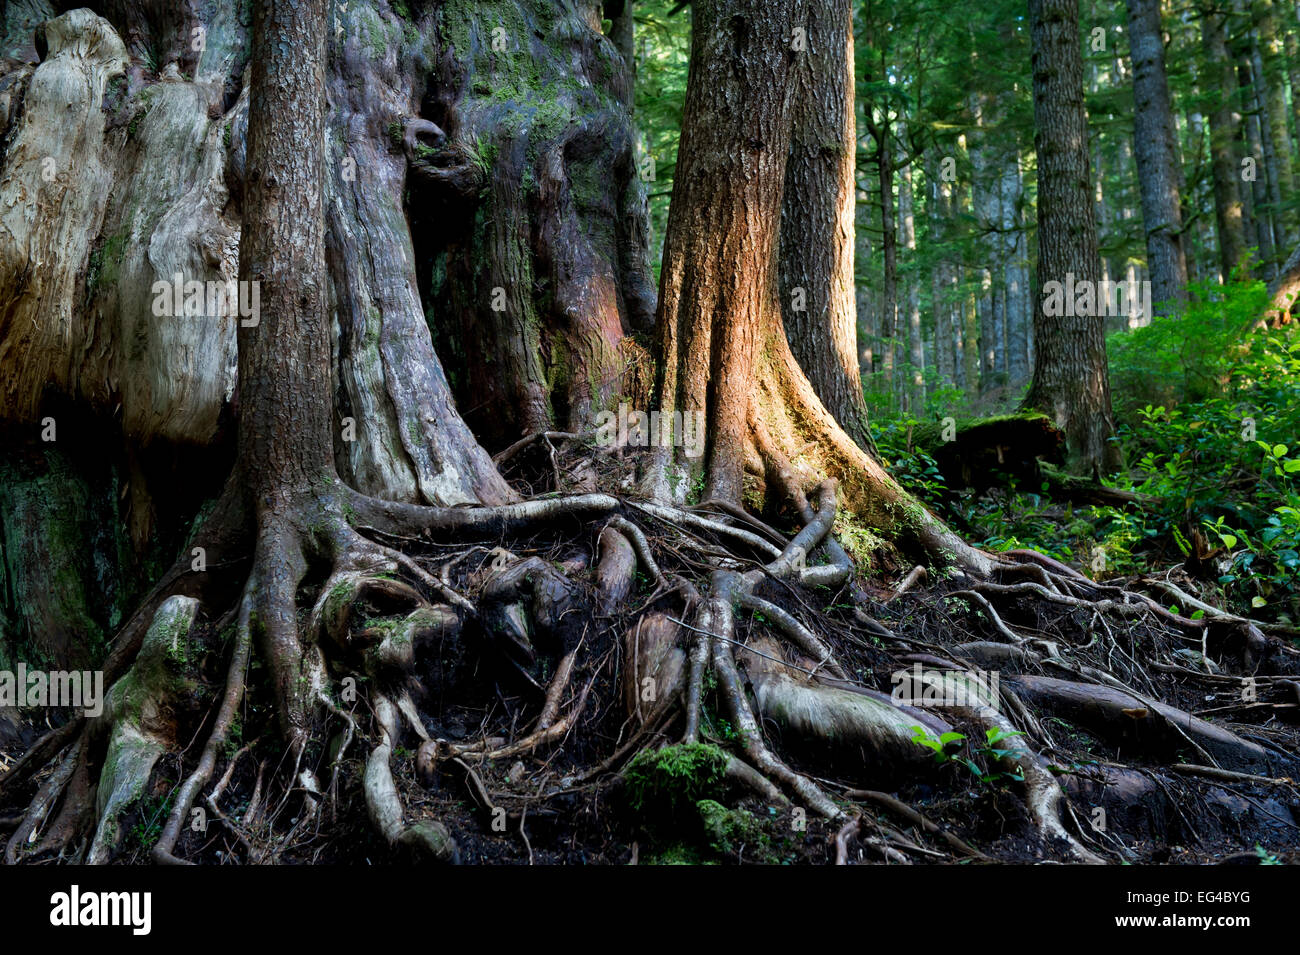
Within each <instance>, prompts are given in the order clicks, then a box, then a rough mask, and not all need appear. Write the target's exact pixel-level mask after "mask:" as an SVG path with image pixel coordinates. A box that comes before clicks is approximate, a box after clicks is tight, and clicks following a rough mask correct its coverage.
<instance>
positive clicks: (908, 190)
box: [898, 163, 925, 416]
mask: <svg viewBox="0 0 1300 955" xmlns="http://www.w3.org/2000/svg"><path fill="white" fill-rule="evenodd" d="M898 211H899V219H900V222H901V223H902V226H903V247H904V248H905V249H907V255H908V258H909V259H911V260H913V262H915V259H916V197H915V195H914V193H913V190H912V166H911V164H910V163H909V164H908V165H906V166H904V167H903V170H902V172H901V173H900V175H899V182H898ZM907 364H908V369H907V381H906V383H905V386H904V389H903V393H904V395H905V397H906V399H907V405H906V406H907V410H908V411H909V412H911V414H912V415H913V416H920V415H921V414H922V412H923V411H924V410H925V352H924V349H923V346H922V342H921V287H920V284H919V279H918V277H917V275H916V270H915V268H913V269H911V278H910V280H909V281H908V283H907Z"/></svg>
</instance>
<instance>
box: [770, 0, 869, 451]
mask: <svg viewBox="0 0 1300 955" xmlns="http://www.w3.org/2000/svg"><path fill="white" fill-rule="evenodd" d="M808 12H809V16H808V20H807V22H806V24H804V27H805V29H806V31H807V34H806V35H807V43H808V55H807V56H805V57H803V58H801V59H800V60H799V61H798V62H797V64H796V68H795V71H794V84H795V87H794V89H795V93H794V107H793V120H792V122H793V134H792V143H791V150H790V159H789V162H788V163H787V164H786V172H785V198H784V201H783V203H782V210H781V253H780V256H781V258H780V281H781V314H782V319H783V321H784V324H785V332H786V337H787V338H788V339H789V341H790V348H791V350H793V351H794V354H795V357H796V358H797V359H798V360H799V366H800V367H801V368H803V370H804V373H805V374H806V375H807V376H808V380H809V381H810V382H811V383H812V386H813V389H814V390H815V391H816V392H817V397H819V398H820V399H821V400H822V403H823V404H824V405H826V408H827V410H829V411H830V412H831V414H833V415H835V420H837V421H838V422H839V423H840V426H841V427H843V428H844V430H845V431H846V432H848V434H849V435H850V436H851V437H852V438H853V440H854V441H856V442H857V443H858V444H859V445H860V446H862V447H863V448H866V449H869V450H873V451H874V445H873V442H872V440H871V432H870V431H869V430H868V428H867V407H866V402H865V400H864V399H863V395H862V377H861V373H860V372H859V370H858V347H857V345H858V327H857V326H858V322H857V307H856V300H855V296H854V284H853V263H854V259H853V248H854V228H853V226H854V221H853V220H854V210H855V207H856V201H855V200H856V196H855V189H854V170H855V168H856V144H857V135H856V131H855V126H856V124H855V115H854V96H853V10H852V4H851V3H850V0H833V2H831V3H829V4H826V5H818V6H817V7H815V8H810V9H809V11H808Z"/></svg>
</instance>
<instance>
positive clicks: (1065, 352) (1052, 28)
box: [1025, 0, 1119, 472]
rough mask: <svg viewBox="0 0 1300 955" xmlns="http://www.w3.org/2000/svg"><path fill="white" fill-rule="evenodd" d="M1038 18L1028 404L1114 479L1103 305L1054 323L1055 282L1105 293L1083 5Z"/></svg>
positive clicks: (1039, 3) (1053, 7) (1045, 9)
mask: <svg viewBox="0 0 1300 955" xmlns="http://www.w3.org/2000/svg"><path fill="white" fill-rule="evenodd" d="M1029 11H1030V20H1031V31H1032V39H1033V83H1034V126H1035V135H1034V142H1035V148H1036V151H1037V153H1038V270H1037V288H1038V294H1037V301H1036V302H1035V304H1034V343H1035V354H1034V374H1033V380H1032V382H1031V384H1030V387H1029V393H1028V394H1027V395H1026V397H1025V406H1026V407H1029V408H1036V409H1039V410H1042V411H1044V412H1046V413H1048V414H1050V415H1052V417H1053V418H1054V419H1055V420H1056V422H1057V424H1058V425H1059V426H1060V427H1061V429H1062V430H1063V431H1064V432H1065V437H1066V442H1067V445H1068V456H1069V463H1070V466H1071V468H1072V469H1073V470H1075V471H1079V472H1089V471H1091V472H1098V471H1110V470H1112V469H1113V468H1114V467H1116V466H1117V465H1118V464H1119V449H1118V447H1117V446H1116V445H1115V443H1114V442H1113V441H1112V440H1111V439H1112V438H1113V437H1114V435H1115V423H1114V420H1113V418H1112V416H1111V406H1110V377H1109V374H1108V370H1107V365H1106V339H1105V317H1104V315H1103V314H1101V313H1102V311H1103V310H1102V309H1101V307H1100V305H1101V303H1100V300H1099V298H1100V297H1099V296H1098V295H1094V297H1093V305H1094V307H1093V308H1091V309H1085V311H1088V312H1090V314H1086V315H1079V314H1073V315H1070V314H1063V315H1048V314H1046V310H1045V307H1044V306H1045V304H1046V296H1045V294H1044V290H1045V289H1046V288H1047V286H1048V283H1049V282H1059V283H1062V284H1063V285H1067V283H1069V282H1070V281H1071V279H1072V280H1073V282H1074V284H1075V286H1076V287H1077V286H1079V283H1091V288H1092V289H1093V290H1094V292H1098V291H1100V290H1099V289H1098V288H1097V285H1098V281H1099V279H1100V278H1101V260H1100V256H1099V255H1098V251H1097V225H1096V220H1095V218H1094V208H1093V200H1092V191H1091V183H1092V173H1091V169H1090V168H1089V161H1088V118H1087V115H1086V113H1085V111H1084V105H1083V60H1082V54H1081V50H1080V41H1079V5H1078V0H1031V2H1030V4H1029ZM1067 287H1068V285H1067ZM1083 287H1088V286H1087V285H1085V286H1083ZM1067 294H1069V293H1068V292H1067ZM1068 311H1075V310H1074V309H1069V310H1068Z"/></svg>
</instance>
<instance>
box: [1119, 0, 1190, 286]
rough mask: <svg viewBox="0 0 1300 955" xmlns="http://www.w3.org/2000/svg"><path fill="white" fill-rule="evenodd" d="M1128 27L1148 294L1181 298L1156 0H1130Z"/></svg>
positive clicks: (1172, 157)
mask: <svg viewBox="0 0 1300 955" xmlns="http://www.w3.org/2000/svg"><path fill="white" fill-rule="evenodd" d="M1128 29H1129V44H1130V55H1131V57H1132V59H1133V147H1134V155H1135V157H1136V159H1137V168H1138V186H1139V188H1140V190H1141V193H1142V224H1143V228H1144V230H1145V232H1146V246H1147V268H1148V269H1149V270H1150V272H1151V298H1152V301H1155V302H1181V301H1184V300H1186V298H1187V257H1186V254H1185V253H1184V251H1183V215H1182V205H1181V199H1180V195H1179V186H1178V157H1177V152H1176V149H1175V142H1174V139H1173V133H1174V125H1173V110H1172V106H1171V103H1170V98H1169V81H1168V78H1167V75H1166V73H1165V46H1164V38H1163V35H1162V32H1161V21H1160V3H1159V0H1129V3H1128Z"/></svg>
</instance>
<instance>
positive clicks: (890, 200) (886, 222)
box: [876, 121, 898, 393]
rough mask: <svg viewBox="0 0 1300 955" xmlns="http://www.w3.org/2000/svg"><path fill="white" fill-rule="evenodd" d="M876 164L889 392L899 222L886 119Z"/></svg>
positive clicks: (893, 365) (894, 338)
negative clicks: (883, 268)
mask: <svg viewBox="0 0 1300 955" xmlns="http://www.w3.org/2000/svg"><path fill="white" fill-rule="evenodd" d="M876 150H877V156H876V165H877V168H878V169H879V171H880V230H881V233H882V234H881V240H880V246H881V251H882V253H883V257H884V262H885V275H884V280H883V281H882V282H881V286H880V337H881V339H883V341H882V342H881V346H880V349H881V351H882V352H883V353H884V354H883V355H882V357H883V359H884V362H883V363H884V368H883V372H884V378H885V381H886V382H887V383H888V387H889V388H890V391H891V393H897V391H898V388H897V382H896V380H895V377H896V372H895V368H896V361H897V357H898V223H897V220H896V219H895V216H894V143H893V138H892V137H891V136H890V134H889V123H888V121H884V122H882V123H881V124H880V129H879V135H878V136H877V139H876Z"/></svg>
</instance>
